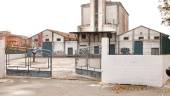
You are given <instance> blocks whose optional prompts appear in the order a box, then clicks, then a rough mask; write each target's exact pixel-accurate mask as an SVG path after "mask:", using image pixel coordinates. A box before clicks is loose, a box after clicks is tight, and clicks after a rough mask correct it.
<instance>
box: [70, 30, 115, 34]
mask: <svg viewBox="0 0 170 96" xmlns="http://www.w3.org/2000/svg"><path fill="white" fill-rule="evenodd" d="M113 32H114V31H98V32H97V31H86V32H70V33H73V34H88V33H89V34H92V33H94V34H96V33H113Z"/></svg>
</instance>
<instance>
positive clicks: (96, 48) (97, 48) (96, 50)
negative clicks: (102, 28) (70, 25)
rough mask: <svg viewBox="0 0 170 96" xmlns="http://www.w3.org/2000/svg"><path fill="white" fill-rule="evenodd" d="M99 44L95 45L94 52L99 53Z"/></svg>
mask: <svg viewBox="0 0 170 96" xmlns="http://www.w3.org/2000/svg"><path fill="white" fill-rule="evenodd" d="M99 53H100V51H99V46H94V54H99Z"/></svg>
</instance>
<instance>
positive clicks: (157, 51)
mask: <svg viewBox="0 0 170 96" xmlns="http://www.w3.org/2000/svg"><path fill="white" fill-rule="evenodd" d="M151 55H159V48H151Z"/></svg>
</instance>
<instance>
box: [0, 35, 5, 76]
mask: <svg viewBox="0 0 170 96" xmlns="http://www.w3.org/2000/svg"><path fill="white" fill-rule="evenodd" d="M5 65H6V62H5V40H4V38H2V37H0V78H4V77H5V76H6V67H5Z"/></svg>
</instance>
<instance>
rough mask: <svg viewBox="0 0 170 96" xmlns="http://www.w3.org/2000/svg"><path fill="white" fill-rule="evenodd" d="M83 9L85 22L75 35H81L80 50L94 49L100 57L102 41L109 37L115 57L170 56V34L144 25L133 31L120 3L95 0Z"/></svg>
mask: <svg viewBox="0 0 170 96" xmlns="http://www.w3.org/2000/svg"><path fill="white" fill-rule="evenodd" d="M81 8H82V13H81V14H82V22H81V25H80V26H78V32H73V33H74V34H77V36H78V48H79V49H82V48H87V47H90V48H91V49H92V51H90V53H91V54H100V52H99V48H100V46H101V38H102V37H109V40H110V41H109V43H110V44H109V48H110V49H109V54H112V55H114V54H138V55H139V54H141V55H142V54H143V55H158V54H168V53H169V49H170V48H169V47H168V40H169V39H168V35H166V34H163V33H161V32H159V31H156V30H153V29H150V28H147V27H144V26H139V27H137V28H134V29H132V30H130V31H129V29H128V16H129V14H128V12H127V11H126V9H125V8H124V7H123V5H122V4H121V3H120V2H113V1H110V0H91V1H90V3H88V4H83V5H82V6H81ZM165 43H166V44H165ZM165 46H166V47H165ZM168 48H169V49H168Z"/></svg>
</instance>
